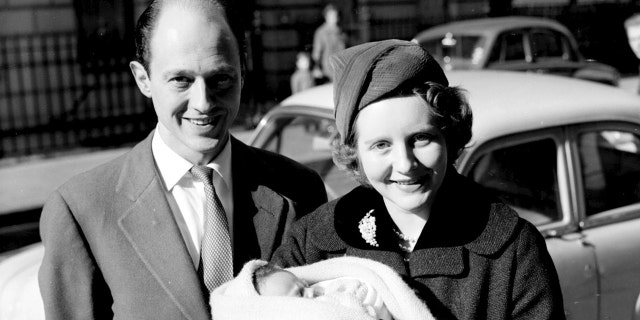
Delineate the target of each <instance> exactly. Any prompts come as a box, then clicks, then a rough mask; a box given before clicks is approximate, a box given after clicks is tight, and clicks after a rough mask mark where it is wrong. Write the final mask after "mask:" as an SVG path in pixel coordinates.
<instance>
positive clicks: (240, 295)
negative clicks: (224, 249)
mask: <svg viewBox="0 0 640 320" xmlns="http://www.w3.org/2000/svg"><path fill="white" fill-rule="evenodd" d="M209 304H210V306H211V316H212V318H213V319H216V320H254V319H261V320H300V319H305V320H329V319H330V320H374V319H375V320H379V319H384V320H390V319H395V320H434V318H433V315H432V314H431V312H430V311H429V308H428V307H427V306H426V304H425V303H424V302H423V301H422V300H420V298H418V296H417V295H416V294H415V292H414V291H413V289H411V288H410V287H409V286H408V285H407V284H406V283H405V282H404V281H403V280H402V278H401V277H400V275H398V274H397V273H396V272H395V271H394V270H393V269H391V268H390V267H389V266H387V265H384V264H382V263H379V262H376V261H373V260H368V259H364V258H357V257H336V258H331V259H327V260H323V261H319V262H316V263H312V264H307V265H304V266H298V267H292V268H287V269H282V268H280V267H278V266H276V265H272V264H269V263H268V262H267V261H264V260H251V261H249V262H247V263H246V264H245V265H244V266H243V267H242V270H240V272H239V273H238V275H236V277H235V278H234V279H232V280H231V281H228V282H226V283H225V284H223V285H221V286H220V287H218V288H216V289H215V290H214V291H213V292H212V293H211V298H210V300H209Z"/></svg>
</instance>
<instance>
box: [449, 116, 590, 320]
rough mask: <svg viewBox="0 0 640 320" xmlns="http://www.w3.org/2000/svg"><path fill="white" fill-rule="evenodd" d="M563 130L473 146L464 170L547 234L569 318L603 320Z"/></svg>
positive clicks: (462, 164) (462, 160)
mask: <svg viewBox="0 0 640 320" xmlns="http://www.w3.org/2000/svg"><path fill="white" fill-rule="evenodd" d="M568 145H569V144H568V142H567V139H566V133H565V131H564V130H563V129H562V128H554V129H547V130H540V131H535V132H530V133H525V134H519V135H513V136H507V137H504V138H499V139H495V140H492V141H489V142H487V143H484V144H482V145H479V146H477V147H473V148H471V149H469V150H468V151H467V152H466V153H465V154H464V155H463V156H462V157H461V158H460V162H459V164H460V171H461V172H462V173H463V174H465V175H467V176H469V177H471V178H472V179H473V180H475V181H476V182H478V183H480V184H481V185H483V186H484V187H486V188H488V189H489V190H490V191H492V192H493V193H494V194H495V195H496V196H497V197H499V198H500V199H502V200H503V201H504V202H505V203H507V204H509V205H510V206H511V207H512V208H514V209H515V210H516V211H517V212H518V214H519V215H520V216H521V217H523V218H525V219H527V220H529V221H530V222H532V223H533V224H534V225H536V226H537V227H538V228H539V230H540V231H541V232H542V233H543V234H544V235H545V238H546V242H547V248H548V250H549V252H550V254H551V256H552V258H553V260H554V263H555V267H556V269H557V271H558V275H559V277H560V284H561V286H562V291H563V297H564V307H565V313H566V314H567V319H586V320H589V319H594V320H595V319H598V318H597V314H598V310H597V307H598V304H597V296H598V277H597V269H596V268H597V265H596V258H595V249H594V246H593V245H591V243H589V242H588V241H586V240H585V235H584V234H582V233H581V232H580V231H579V225H578V220H577V218H578V216H577V215H576V211H575V209H574V208H575V205H574V202H575V201H574V197H573V196H572V192H571V190H572V189H571V185H570V183H569V182H570V177H571V174H570V172H571V171H570V169H571V168H570V166H569V164H570V162H569V161H568V160H569V159H570V155H569V154H568V153H567V152H568V150H569V148H568V147H567V146H568Z"/></svg>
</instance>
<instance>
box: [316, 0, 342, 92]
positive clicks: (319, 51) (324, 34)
mask: <svg viewBox="0 0 640 320" xmlns="http://www.w3.org/2000/svg"><path fill="white" fill-rule="evenodd" d="M322 16H323V17H324V23H323V24H322V25H321V26H319V27H318V29H316V31H315V33H314V34H313V51H312V53H311V56H312V58H313V61H314V63H315V69H314V73H315V74H314V76H316V77H317V78H321V80H320V82H322V80H329V81H332V80H333V70H332V69H331V67H330V66H329V58H330V57H331V56H332V55H333V54H334V53H336V52H338V51H341V50H344V48H346V42H347V39H346V38H347V37H346V35H345V34H344V32H342V29H341V28H340V26H339V25H338V22H339V21H340V14H339V12H338V8H337V7H336V6H334V5H333V4H328V5H326V6H325V7H324V9H323V10H322Z"/></svg>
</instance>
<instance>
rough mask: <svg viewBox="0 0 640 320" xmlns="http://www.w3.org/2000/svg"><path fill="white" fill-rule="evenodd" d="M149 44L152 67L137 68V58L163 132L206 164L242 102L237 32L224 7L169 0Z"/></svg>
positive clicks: (184, 152)
mask: <svg viewBox="0 0 640 320" xmlns="http://www.w3.org/2000/svg"><path fill="white" fill-rule="evenodd" d="M149 47H150V58H149V60H150V63H149V70H148V71H149V72H148V73H146V70H144V68H142V69H143V70H142V71H141V70H135V69H136V68H138V69H139V67H141V66H139V67H138V66H136V65H135V64H136V63H135V62H134V63H132V66H131V67H132V70H133V72H134V76H135V77H136V81H137V82H138V85H139V87H140V89H141V91H142V93H143V94H145V95H146V96H148V97H150V98H151V99H152V100H153V105H154V108H155V111H156V114H157V116H158V122H159V125H158V132H159V134H160V136H161V137H162V139H163V140H164V141H165V142H166V143H167V144H168V145H169V147H170V148H171V149H172V150H174V151H175V152H176V153H178V154H179V155H181V156H182V157H183V158H185V159H187V160H188V161H190V162H192V163H196V164H206V163H208V162H209V161H211V160H212V159H213V158H214V157H215V156H216V155H217V154H218V153H219V152H220V150H221V149H222V148H223V147H224V143H225V142H226V141H227V139H228V137H229V127H230V126H231V124H232V123H233V121H234V119H235V117H236V115H237V114H238V108H239V106H240V91H241V88H242V69H241V65H240V57H239V51H238V44H237V42H236V40H235V38H234V36H233V33H232V32H231V29H230V28H229V26H228V24H227V23H226V20H225V18H224V15H223V14H222V13H221V12H213V13H211V14H206V12H203V11H202V10H194V9H191V8H184V7H177V6H172V5H169V6H167V7H165V8H163V9H162V12H161V14H160V16H159V17H158V21H157V26H156V28H155V30H154V32H153V35H152V38H151V41H150V46H149ZM138 65H139V64H138ZM143 71H144V74H143V75H142V76H143V77H142V79H141V78H140V76H139V73H141V72H143ZM145 76H146V77H145ZM141 82H142V83H141Z"/></svg>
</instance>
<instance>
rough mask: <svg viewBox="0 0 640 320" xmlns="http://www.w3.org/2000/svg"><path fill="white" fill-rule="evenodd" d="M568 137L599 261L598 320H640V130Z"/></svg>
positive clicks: (606, 126)
mask: <svg viewBox="0 0 640 320" xmlns="http://www.w3.org/2000/svg"><path fill="white" fill-rule="evenodd" d="M570 134H571V136H572V139H573V141H574V143H573V145H572V149H573V153H574V154H575V155H576V156H575V160H574V163H575V167H576V171H577V173H578V174H577V175H576V178H577V179H576V186H577V190H578V192H577V195H578V198H577V199H578V204H579V207H580V210H579V211H580V213H581V218H580V225H581V228H582V229H583V232H582V233H583V235H584V238H585V240H586V241H588V242H589V243H590V244H591V245H592V246H593V247H594V248H595V253H596V257H597V264H598V268H597V269H598V271H599V276H600V277H599V279H600V282H599V286H600V290H599V291H600V294H599V296H598V298H599V300H598V304H599V306H600V312H599V314H600V319H640V304H638V303H639V302H640V300H639V299H638V297H639V293H640V126H639V125H637V124H630V123H616V122H610V123H597V124H586V125H582V126H577V127H574V128H572V130H571V133H570ZM633 316H635V318H633Z"/></svg>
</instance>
